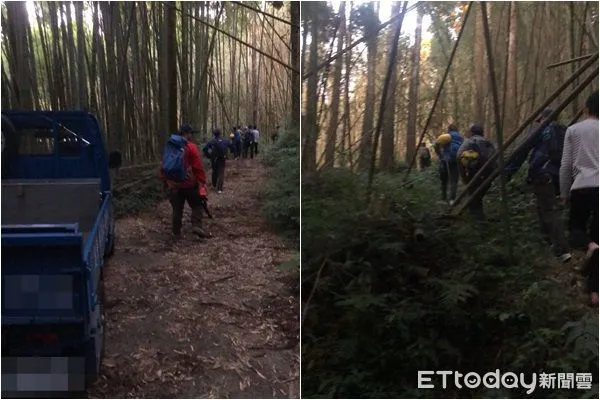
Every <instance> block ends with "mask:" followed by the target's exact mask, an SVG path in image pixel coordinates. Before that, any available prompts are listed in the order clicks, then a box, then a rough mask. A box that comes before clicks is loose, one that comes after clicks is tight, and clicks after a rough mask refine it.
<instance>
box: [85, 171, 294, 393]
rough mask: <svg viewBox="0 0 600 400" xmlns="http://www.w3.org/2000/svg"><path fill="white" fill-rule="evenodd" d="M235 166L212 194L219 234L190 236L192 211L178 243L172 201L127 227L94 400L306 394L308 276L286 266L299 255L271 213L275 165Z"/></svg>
mask: <svg viewBox="0 0 600 400" xmlns="http://www.w3.org/2000/svg"><path fill="white" fill-rule="evenodd" d="M244 162H246V163H247V165H249V167H248V168H246V169H243V170H242V165H241V164H242V163H244ZM227 168H228V170H227V175H226V179H225V192H224V193H223V194H217V193H213V192H211V193H210V194H209V208H210V211H211V213H212V214H213V216H214V217H215V219H214V220H209V219H208V218H206V219H205V220H204V227H205V228H206V229H207V230H209V231H210V232H211V233H212V234H213V235H214V237H213V238H212V239H210V240H206V241H204V242H200V241H198V240H197V239H196V238H195V237H194V235H193V234H192V233H191V232H190V225H189V218H190V217H189V209H188V207H187V206H186V213H185V215H184V230H183V238H182V239H180V240H179V241H178V242H174V243H173V242H171V241H170V240H169V235H168V233H169V232H170V223H171V209H170V206H169V204H168V202H166V201H165V202H162V203H161V204H159V205H158V206H157V207H156V209H155V210H153V211H151V212H148V213H144V214H141V215H138V216H136V217H128V218H124V219H121V220H119V221H118V222H117V235H118V237H117V238H118V241H117V250H116V253H115V255H114V256H113V258H111V259H110V261H109V262H108V263H107V265H106V269H105V271H104V279H105V285H106V287H105V291H106V306H105V314H106V329H107V336H106V344H105V346H106V355H105V358H104V362H103V366H102V376H101V378H100V379H99V381H98V382H97V384H96V385H95V387H94V388H92V390H90V393H89V395H90V397H111V398H127V397H129V398H131V397H144V398H148V397H155V398H156V397H159V398H163V397H168V398H173V397H176V398H198V397H202V398H273V397H274V398H298V395H299V324H298V300H297V296H295V294H294V292H293V290H294V289H293V287H294V286H295V280H296V279H297V276H295V275H294V274H293V273H290V272H285V271H281V270H280V269H279V268H278V266H279V265H280V264H281V263H283V262H285V261H287V260H289V258H290V256H291V253H292V252H293V250H292V249H291V247H290V245H289V244H288V243H285V241H284V240H283V239H281V238H280V237H279V236H277V234H275V233H273V232H271V231H270V229H269V227H268V226H267V225H266V223H265V221H264V220H263V219H262V218H261V216H260V201H259V199H258V193H257V191H258V189H259V188H260V187H261V185H262V182H263V180H264V177H265V176H266V174H267V173H268V171H266V170H265V169H264V168H263V167H262V166H261V165H260V164H259V161H258V160H253V161H250V160H246V161H230V162H229V164H228V166H227ZM242 171H243V173H244V175H243V177H242ZM208 173H210V171H208Z"/></svg>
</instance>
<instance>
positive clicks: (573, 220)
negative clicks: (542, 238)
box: [569, 187, 598, 250]
mask: <svg viewBox="0 0 600 400" xmlns="http://www.w3.org/2000/svg"><path fill="white" fill-rule="evenodd" d="M569 236H570V238H569V239H570V242H571V246H572V247H573V248H574V249H582V250H585V249H586V248H587V246H588V244H589V243H590V242H595V243H598V188H597V187H595V188H584V189H575V190H571V208H570V211H569Z"/></svg>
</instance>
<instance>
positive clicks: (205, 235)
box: [192, 228, 211, 239]
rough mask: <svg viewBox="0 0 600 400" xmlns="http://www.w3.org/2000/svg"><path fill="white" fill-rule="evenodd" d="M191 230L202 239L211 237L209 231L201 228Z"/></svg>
mask: <svg viewBox="0 0 600 400" xmlns="http://www.w3.org/2000/svg"><path fill="white" fill-rule="evenodd" d="M192 232H194V234H195V235H196V236H198V237H199V238H202V239H204V238H209V237H211V235H210V233H206V232H205V231H203V230H202V229H201V228H192Z"/></svg>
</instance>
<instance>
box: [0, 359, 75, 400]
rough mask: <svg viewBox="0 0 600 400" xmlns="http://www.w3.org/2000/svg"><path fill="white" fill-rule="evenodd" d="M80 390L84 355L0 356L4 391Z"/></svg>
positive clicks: (6, 392)
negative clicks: (0, 357)
mask: <svg viewBox="0 0 600 400" xmlns="http://www.w3.org/2000/svg"><path fill="white" fill-rule="evenodd" d="M83 390H85V364H84V359H83V357H2V394H3V395H6V394H8V393H13V394H18V393H23V392H29V393H41V392H69V391H83Z"/></svg>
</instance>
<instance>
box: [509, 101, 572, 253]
mask: <svg viewBox="0 0 600 400" xmlns="http://www.w3.org/2000/svg"><path fill="white" fill-rule="evenodd" d="M551 113H552V109H550V108H546V109H545V110H544V111H543V112H542V113H541V114H540V116H539V117H538V118H537V119H536V121H535V122H536V124H535V125H534V126H532V127H531V130H530V132H529V136H530V137H531V135H532V134H533V133H534V132H535V130H536V129H537V127H538V126H539V124H540V123H541V122H542V121H543V120H544V119H546V118H547V117H548V116H549V115H550V114H551ZM566 130H567V128H566V127H565V126H564V125H561V124H559V123H557V122H556V118H554V119H553V120H552V122H551V123H550V124H549V125H548V126H547V127H546V128H545V129H544V130H543V131H542V132H540V133H539V134H538V135H537V137H536V138H535V139H534V141H533V143H532V145H531V147H527V148H523V149H522V150H520V151H519V152H517V153H515V155H514V156H513V157H512V161H511V162H509V163H508V164H507V165H506V166H505V168H504V171H505V176H506V180H507V181H509V180H510V179H511V178H512V176H513V175H514V173H515V172H517V170H518V169H519V168H520V167H521V165H523V163H524V162H525V159H526V158H527V155H528V154H530V155H529V170H528V172H527V183H530V184H531V186H532V189H533V194H534V196H535V201H536V208H537V213H538V219H539V222H540V230H541V232H542V235H543V236H544V239H545V240H546V241H547V242H548V243H549V244H550V245H552V248H553V251H554V253H555V255H556V256H557V257H559V258H560V260H561V261H563V262H568V261H570V260H571V257H572V256H571V253H570V252H569V251H570V250H569V243H568V241H567V237H566V235H565V232H564V226H563V222H562V212H561V210H560V208H559V204H558V199H557V197H558V195H559V189H558V173H559V169H560V161H561V157H562V150H563V142H564V138H565V132H566Z"/></svg>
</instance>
